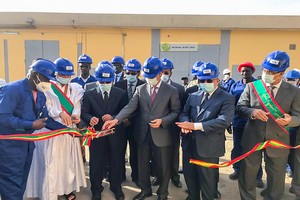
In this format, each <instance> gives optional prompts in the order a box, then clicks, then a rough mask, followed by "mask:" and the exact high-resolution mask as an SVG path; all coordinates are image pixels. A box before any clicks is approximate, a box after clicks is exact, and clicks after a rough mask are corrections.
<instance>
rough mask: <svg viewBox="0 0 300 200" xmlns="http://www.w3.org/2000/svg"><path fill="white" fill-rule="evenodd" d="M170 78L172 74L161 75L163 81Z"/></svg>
mask: <svg viewBox="0 0 300 200" xmlns="http://www.w3.org/2000/svg"><path fill="white" fill-rule="evenodd" d="M169 79H170V76H169V75H166V74H163V75H162V76H161V80H162V81H163V82H167V81H168V80H169Z"/></svg>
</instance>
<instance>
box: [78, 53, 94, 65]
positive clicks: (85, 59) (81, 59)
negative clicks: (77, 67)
mask: <svg viewBox="0 0 300 200" xmlns="http://www.w3.org/2000/svg"><path fill="white" fill-rule="evenodd" d="M78 63H89V64H92V63H93V60H92V58H91V57H90V56H88V55H87V54H82V55H81V56H79V58H78Z"/></svg>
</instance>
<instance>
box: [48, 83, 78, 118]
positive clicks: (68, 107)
mask: <svg viewBox="0 0 300 200" xmlns="http://www.w3.org/2000/svg"><path fill="white" fill-rule="evenodd" d="M51 88H52V90H53V92H54V94H56V96H57V97H58V99H59V102H60V105H61V108H62V110H63V111H65V112H66V113H67V114H68V115H70V116H71V115H72V112H73V109H74V104H73V103H72V102H71V100H70V99H69V98H68V97H67V96H66V95H65V93H63V91H61V89H59V88H58V87H57V85H56V84H55V83H52V82H51Z"/></svg>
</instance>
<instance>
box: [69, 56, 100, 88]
mask: <svg viewBox="0 0 300 200" xmlns="http://www.w3.org/2000/svg"><path fill="white" fill-rule="evenodd" d="M92 63H93V60H92V58H91V57H90V56H89V55H87V54H82V55H81V56H79V58H78V66H79V68H80V71H81V73H80V76H78V77H76V78H73V79H72V80H71V83H78V84H79V85H81V86H82V88H84V86H85V84H87V83H93V82H96V81H97V80H96V78H95V77H94V76H93V75H90V70H91V65H92Z"/></svg>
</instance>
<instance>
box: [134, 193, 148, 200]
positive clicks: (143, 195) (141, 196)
mask: <svg viewBox="0 0 300 200" xmlns="http://www.w3.org/2000/svg"><path fill="white" fill-rule="evenodd" d="M151 196H152V192H143V191H142V192H140V193H138V194H137V195H136V196H135V197H134V198H133V200H144V199H146V198H147V197H151Z"/></svg>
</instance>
